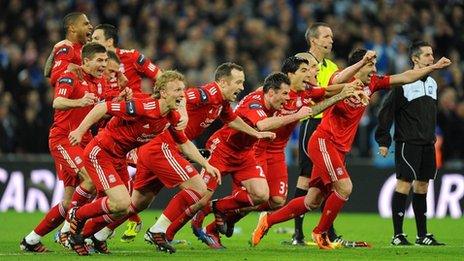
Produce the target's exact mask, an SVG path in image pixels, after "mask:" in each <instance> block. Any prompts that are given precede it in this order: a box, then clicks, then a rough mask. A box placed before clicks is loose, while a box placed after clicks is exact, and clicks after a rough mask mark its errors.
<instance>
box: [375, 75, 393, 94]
mask: <svg viewBox="0 0 464 261" xmlns="http://www.w3.org/2000/svg"><path fill="white" fill-rule="evenodd" d="M370 85H371V86H372V87H373V90H372V91H373V92H375V91H378V90H382V89H389V88H390V75H377V74H374V75H372V77H371V84H370Z"/></svg>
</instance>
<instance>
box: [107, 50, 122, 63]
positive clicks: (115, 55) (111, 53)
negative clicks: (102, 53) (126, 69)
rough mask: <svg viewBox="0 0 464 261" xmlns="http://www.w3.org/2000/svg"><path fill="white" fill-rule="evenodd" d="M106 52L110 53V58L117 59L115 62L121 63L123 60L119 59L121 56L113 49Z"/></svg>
mask: <svg viewBox="0 0 464 261" xmlns="http://www.w3.org/2000/svg"><path fill="white" fill-rule="evenodd" d="M106 53H107V54H108V59H110V60H113V61H115V62H116V63H118V64H120V63H121V60H119V57H118V55H117V54H116V53H115V52H113V51H107V52H106Z"/></svg>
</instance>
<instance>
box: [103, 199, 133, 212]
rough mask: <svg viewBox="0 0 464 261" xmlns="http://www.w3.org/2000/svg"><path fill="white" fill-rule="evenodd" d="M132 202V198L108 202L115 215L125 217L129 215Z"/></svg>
mask: <svg viewBox="0 0 464 261" xmlns="http://www.w3.org/2000/svg"><path fill="white" fill-rule="evenodd" d="M130 204H131V201H130V198H123V197H121V198H119V199H117V200H108V205H109V208H110V211H111V212H112V213H114V214H119V215H124V214H127V213H129V207H130Z"/></svg>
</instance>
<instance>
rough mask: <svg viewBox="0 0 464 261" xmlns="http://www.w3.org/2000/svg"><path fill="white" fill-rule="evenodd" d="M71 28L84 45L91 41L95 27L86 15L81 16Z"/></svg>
mask: <svg viewBox="0 0 464 261" xmlns="http://www.w3.org/2000/svg"><path fill="white" fill-rule="evenodd" d="M71 27H72V30H73V31H74V32H75V33H76V35H77V39H78V40H79V42H81V43H82V44H85V43H86V42H89V41H90V40H91V37H92V29H93V26H92V24H91V23H90V21H89V19H88V18H87V16H86V15H84V14H83V15H81V16H79V17H78V18H77V19H76V21H75V22H74V23H73V24H72V26H71Z"/></svg>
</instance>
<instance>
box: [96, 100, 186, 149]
mask: <svg viewBox="0 0 464 261" xmlns="http://www.w3.org/2000/svg"><path fill="white" fill-rule="evenodd" d="M106 106H107V109H108V114H110V115H112V116H115V117H113V118H112V119H111V120H110V122H109V123H108V125H107V126H106V127H105V128H104V129H103V130H101V131H100V132H99V133H98V135H97V136H96V137H95V138H96V139H97V141H98V144H99V145H100V146H101V147H102V148H104V149H105V150H106V151H107V152H108V153H110V154H112V155H113V156H115V157H116V158H125V157H126V154H127V153H128V152H129V151H131V150H132V149H135V148H137V147H139V146H141V145H143V144H145V143H147V142H148V141H150V140H151V139H152V138H153V137H155V136H156V135H158V134H160V133H161V132H163V131H164V130H166V129H168V130H169V132H170V134H171V135H172V137H173V138H174V140H175V141H176V142H177V143H185V142H186V141H187V140H188V139H187V137H186V136H185V133H184V132H183V131H177V130H175V129H174V126H176V125H177V123H178V122H179V119H180V115H179V113H178V112H177V111H170V112H169V113H168V114H167V115H161V114H160V108H159V101H158V100H157V99H153V98H151V97H150V98H146V99H134V100H132V101H129V102H106Z"/></svg>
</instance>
